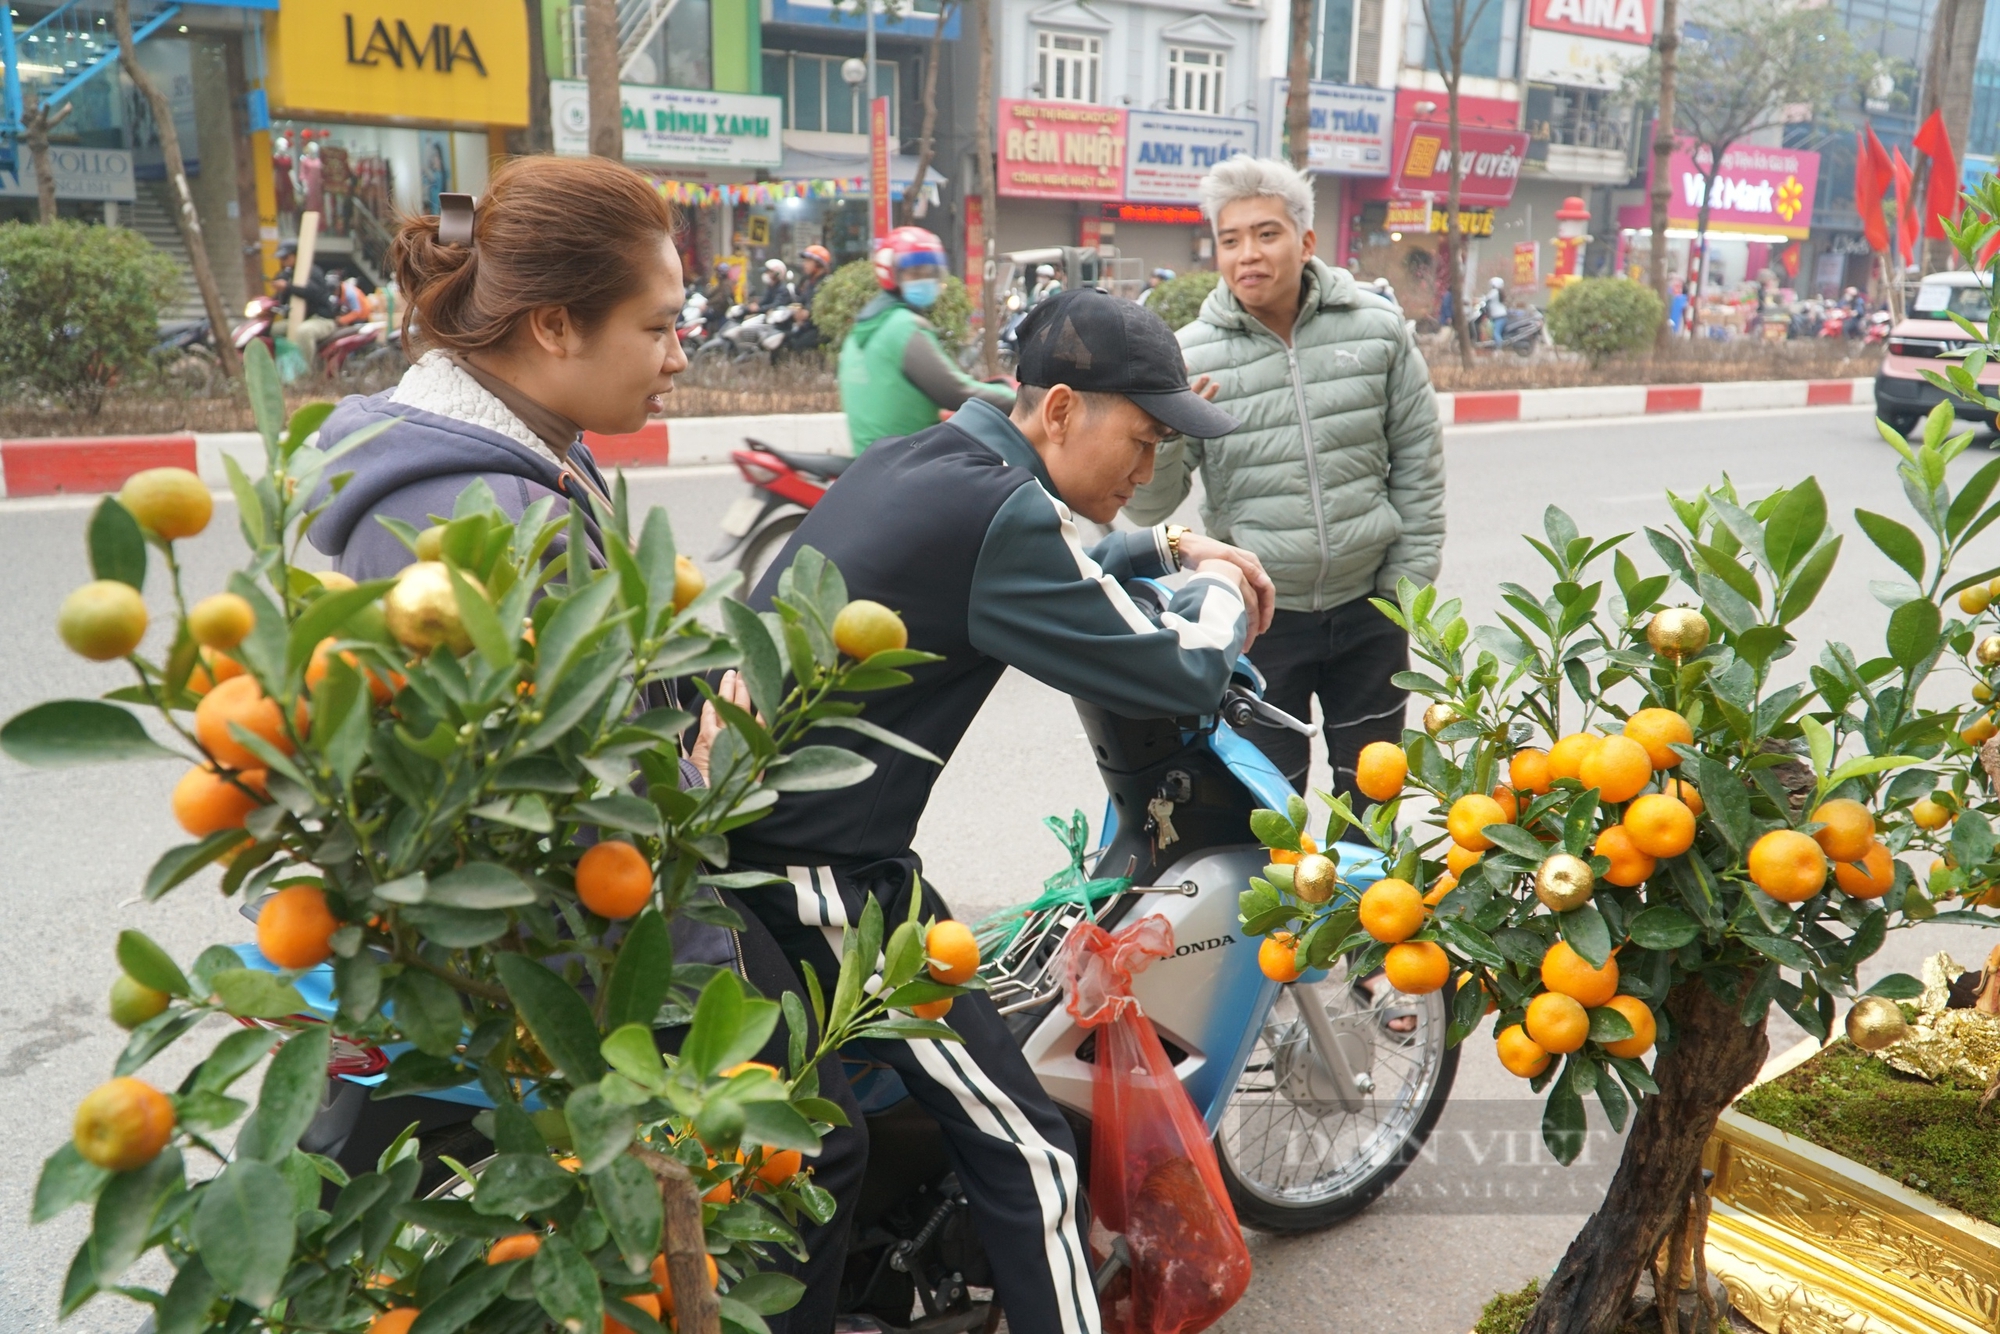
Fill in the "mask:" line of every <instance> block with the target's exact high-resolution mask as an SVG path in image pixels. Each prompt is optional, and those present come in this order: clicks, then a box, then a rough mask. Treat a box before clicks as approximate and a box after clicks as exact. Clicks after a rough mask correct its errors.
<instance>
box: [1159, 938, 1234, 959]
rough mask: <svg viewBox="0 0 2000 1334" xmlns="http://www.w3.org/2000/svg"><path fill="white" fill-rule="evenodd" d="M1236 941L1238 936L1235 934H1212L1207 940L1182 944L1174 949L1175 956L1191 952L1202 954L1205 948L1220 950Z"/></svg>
mask: <svg viewBox="0 0 2000 1334" xmlns="http://www.w3.org/2000/svg"><path fill="white" fill-rule="evenodd" d="M1235 943H1236V937H1234V936H1210V937H1209V938H1208V939H1207V940H1196V941H1191V942H1190V943H1188V944H1186V945H1182V946H1180V947H1179V948H1177V949H1176V950H1175V951H1174V957H1175V958H1176V959H1179V958H1184V957H1185V956H1187V955H1190V954H1200V953H1201V952H1202V951H1203V950H1219V949H1221V948H1222V947H1223V946H1225V945H1234V944H1235Z"/></svg>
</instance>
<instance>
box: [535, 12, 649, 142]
mask: <svg viewBox="0 0 2000 1334" xmlns="http://www.w3.org/2000/svg"><path fill="white" fill-rule="evenodd" d="M523 2H524V3H525V4H526V5H527V9H528V124H527V128H526V129H520V130H509V131H507V151H508V152H510V153H515V154H519V155H521V156H527V155H529V154H532V153H548V152H552V151H554V149H555V133H554V130H553V128H552V127H551V125H550V121H549V54H548V46H547V43H546V41H545V40H544V32H543V29H542V0H523ZM619 139H620V142H621V143H622V142H623V140H624V136H623V134H622V133H621V134H620V136H619Z"/></svg>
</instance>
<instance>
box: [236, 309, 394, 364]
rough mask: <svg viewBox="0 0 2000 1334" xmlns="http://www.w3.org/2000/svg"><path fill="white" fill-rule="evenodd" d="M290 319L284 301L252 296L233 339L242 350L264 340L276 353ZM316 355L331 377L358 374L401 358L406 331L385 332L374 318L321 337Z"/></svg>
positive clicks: (391, 330)
mask: <svg viewBox="0 0 2000 1334" xmlns="http://www.w3.org/2000/svg"><path fill="white" fill-rule="evenodd" d="M287 318H289V314H288V311H287V309H286V305H285V303H284V302H281V301H279V300H278V299H277V298H276V297H272V296H256V297H252V298H251V299H250V301H249V302H248V303H247V304H246V305H245V306H244V307H243V323H241V324H239V325H237V326H236V328H235V330H234V331H233V332H232V333H231V335H230V341H232V342H233V343H235V344H236V350H237V351H238V352H239V353H240V352H242V351H244V350H245V349H247V348H248V347H249V346H250V344H252V343H256V342H261V343H263V344H264V346H266V347H268V348H270V349H271V351H272V353H273V355H275V354H276V352H277V350H278V349H277V327H278V324H279V322H280V321H282V320H285V319H287ZM316 355H317V359H318V361H319V363H320V369H321V370H323V371H324V372H325V373H326V374H327V375H329V376H332V377H335V378H339V377H341V376H342V375H359V374H361V373H363V372H364V371H366V370H367V369H368V368H369V367H372V366H375V365H377V364H379V363H381V362H383V361H391V360H400V359H401V357H402V355H403V331H402V329H401V328H399V327H391V328H389V329H388V330H386V331H384V329H383V327H382V325H381V324H380V323H378V322H374V321H364V322H362V323H357V324H350V325H346V326H344V327H342V328H340V329H337V330H335V331H334V332H333V333H331V334H328V335H327V336H326V337H325V338H322V339H321V340H320V343H319V349H318V352H317V354H316Z"/></svg>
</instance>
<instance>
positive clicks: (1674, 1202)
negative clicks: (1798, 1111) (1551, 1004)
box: [1521, 980, 1770, 1334]
mask: <svg viewBox="0 0 2000 1334" xmlns="http://www.w3.org/2000/svg"><path fill="white" fill-rule="evenodd" d="M1667 1013H1668V1015H1669V1016H1670V1017H1671V1018H1672V1020H1673V1030H1674V1042H1673V1046H1672V1047H1671V1048H1669V1049H1667V1050H1665V1051H1663V1052H1662V1053H1661V1054H1660V1058H1659V1060H1658V1061H1657V1062H1655V1063H1654V1066H1653V1078H1654V1079H1655V1080H1657V1081H1658V1083H1659V1086H1660V1091H1659V1093H1658V1094H1656V1095H1654V1096H1652V1097H1649V1098H1647V1099H1646V1100H1645V1101H1644V1103H1642V1104H1641V1106H1640V1109H1639V1113H1638V1115H1637V1116H1636V1117H1634V1118H1633V1121H1632V1133H1631V1135H1630V1136H1629V1137H1628V1138H1627V1139H1626V1141H1625V1153H1624V1156H1623V1157H1621V1158H1620V1159H1619V1162H1618V1171H1617V1172H1616V1173H1615V1174H1614V1175H1613V1176H1612V1178H1611V1188H1610V1189H1609V1190H1608V1191H1606V1192H1605V1196H1604V1203H1603V1204H1602V1205H1600V1206H1598V1210H1597V1212H1596V1213H1594V1214H1592V1215H1591V1217H1590V1221H1589V1222H1587V1223H1585V1224H1584V1225H1583V1230H1582V1231H1581V1232H1579V1233H1577V1235H1576V1239H1575V1240H1574V1241H1572V1242H1571V1243H1570V1247H1569V1253H1568V1254H1566V1255H1564V1256H1563V1259H1562V1263H1561V1264H1560V1265H1558V1266H1557V1267H1556V1272H1555V1274H1554V1275H1553V1276H1552V1277H1551V1278H1550V1279H1549V1281H1548V1283H1547V1284H1546V1285H1545V1286H1544V1287H1543V1288H1542V1295H1541V1299H1540V1300H1539V1301H1537V1302H1536V1303H1535V1309H1534V1310H1533V1311H1532V1312H1530V1313H1529V1315H1528V1320H1527V1323H1526V1324H1524V1325H1522V1326H1521V1334H1609V1332H1610V1331H1611V1330H1613V1329H1616V1328H1617V1326H1618V1322H1619V1321H1620V1320H1621V1319H1622V1318H1623V1317H1624V1315H1625V1310H1626V1306H1627V1305H1628V1304H1629V1303H1630V1301H1631V1299H1632V1291H1633V1288H1634V1287H1635V1286H1636V1285H1637V1283H1638V1281H1639V1275H1640V1274H1641V1273H1643V1272H1645V1270H1646V1268H1647V1266H1648V1265H1649V1264H1650V1263H1651V1262H1652V1260H1653V1257H1654V1255H1655V1254H1656V1253H1657V1252H1658V1250H1659V1248H1660V1244H1661V1242H1662V1241H1663V1240H1664V1239H1665V1238H1666V1236H1667V1234H1668V1232H1669V1230H1670V1229H1674V1228H1676V1227H1678V1226H1679V1225H1680V1224H1681V1217H1682V1214H1683V1211H1684V1206H1686V1204H1687V1203H1688V1185H1689V1183H1690V1182H1693V1183H1695V1189H1697V1190H1698V1189H1699V1188H1700V1187H1699V1177H1698V1173H1699V1171H1700V1167H1701V1150H1702V1146H1703V1145H1704V1144H1706V1143H1707V1142H1708V1137H1709V1135H1710V1133H1711V1132H1712V1131H1713V1130H1714V1129H1715V1122H1716V1118H1717V1117H1718V1116H1720V1115H1721V1114H1722V1109H1723V1108H1725V1107H1727V1106H1728V1105H1729V1103H1730V1101H1731V1100H1732V1099H1734V1098H1735V1097H1736V1095H1737V1094H1738V1093H1740V1092H1742V1091H1743V1089H1745V1088H1746V1087H1748V1086H1749V1083H1750V1081H1751V1080H1752V1079H1754V1078H1756V1076H1757V1071H1758V1069H1759V1067H1761V1066H1762V1065H1763V1063H1764V1057H1765V1055H1766V1054H1767V1053H1768V1052H1769V1050H1770V1043H1769V1042H1768V1041H1767V1040H1766V1038H1765V1034H1764V1020H1763V1018H1761V1017H1760V1018H1759V1019H1758V1021H1757V1023H1756V1024H1755V1025H1753V1026H1750V1027H1745V1026H1744V1023H1743V1020H1742V1018H1741V1016H1740V1014H1739V1013H1738V1007H1737V1006H1736V1004H1734V1003H1733V1002H1731V1001H1728V1000H1725V999H1723V998H1722V997H1720V996H1717V995H1716V994H1715V993H1714V992H1713V991H1710V990H1709V988H1708V986H1707V985H1706V984H1705V983H1703V982H1701V981H1699V980H1693V981H1688V982H1684V983H1682V984H1681V985H1680V986H1678V987H1675V988H1674V990H1673V992H1672V993H1671V994H1670V995H1669V996H1668V997H1667ZM1699 1231H1700V1229H1699V1228H1698V1227H1697V1228H1696V1229H1695V1232H1696V1234H1697V1235H1695V1236H1694V1237H1693V1238H1691V1242H1692V1244H1693V1245H1694V1246H1696V1247H1699V1246H1700V1245H1701V1239H1700V1236H1699ZM1682 1272H1685V1270H1683V1271H1682ZM1660 1300H1661V1302H1662V1303H1663V1305H1668V1304H1671V1303H1672V1302H1673V1301H1674V1296H1673V1294H1671V1293H1662V1294H1661V1295H1660Z"/></svg>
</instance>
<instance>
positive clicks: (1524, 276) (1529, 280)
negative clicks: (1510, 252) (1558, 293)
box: [1514, 241, 1542, 287]
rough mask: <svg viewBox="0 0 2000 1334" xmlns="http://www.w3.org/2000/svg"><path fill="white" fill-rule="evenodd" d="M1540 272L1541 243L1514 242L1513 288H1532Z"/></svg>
mask: <svg viewBox="0 0 2000 1334" xmlns="http://www.w3.org/2000/svg"><path fill="white" fill-rule="evenodd" d="M1541 272H1542V243H1541V242H1540V241H1516V242H1514V286H1516V287H1533V286H1534V285H1535V282H1536V280H1537V279H1538V278H1540V277H1541Z"/></svg>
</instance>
